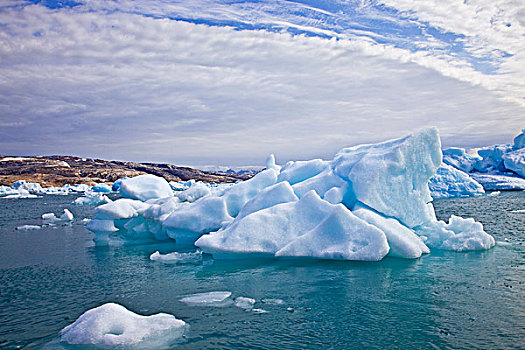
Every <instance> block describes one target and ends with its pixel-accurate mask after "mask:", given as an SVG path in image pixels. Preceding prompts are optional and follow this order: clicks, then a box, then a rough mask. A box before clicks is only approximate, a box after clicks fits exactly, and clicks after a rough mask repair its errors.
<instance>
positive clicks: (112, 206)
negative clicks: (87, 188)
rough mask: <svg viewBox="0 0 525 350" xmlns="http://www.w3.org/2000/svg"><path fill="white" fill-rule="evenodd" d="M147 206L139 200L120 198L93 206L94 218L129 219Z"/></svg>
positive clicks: (147, 205)
mask: <svg viewBox="0 0 525 350" xmlns="http://www.w3.org/2000/svg"><path fill="white" fill-rule="evenodd" d="M148 207H149V204H147V203H144V202H141V201H139V200H134V199H129V198H120V199H117V200H116V201H113V202H110V203H107V204H103V205H101V206H99V207H97V208H95V218H96V219H100V220H116V219H129V218H132V217H135V216H137V215H138V213H139V211H142V210H146V209H147V208H148Z"/></svg>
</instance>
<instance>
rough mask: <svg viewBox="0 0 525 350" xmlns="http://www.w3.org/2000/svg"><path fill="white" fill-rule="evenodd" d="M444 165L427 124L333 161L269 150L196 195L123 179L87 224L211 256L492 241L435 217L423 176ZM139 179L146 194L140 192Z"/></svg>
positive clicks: (356, 253) (346, 255)
mask: <svg viewBox="0 0 525 350" xmlns="http://www.w3.org/2000/svg"><path fill="white" fill-rule="evenodd" d="M441 164H442V151H441V142H440V138H439V135H438V132H437V130H436V129H435V128H430V129H425V130H422V131H419V132H416V133H414V134H412V135H409V136H407V137H404V138H401V139H396V140H391V141H386V142H383V143H379V144H373V145H360V146H355V147H349V148H345V149H342V150H341V151H339V152H338V153H337V154H336V155H335V157H334V158H333V159H332V160H330V161H324V160H320V159H314V160H310V161H297V162H288V163H287V164H285V165H284V166H282V167H281V166H279V165H277V164H275V158H274V157H273V156H270V157H269V158H268V160H267V164H266V170H264V171H262V172H260V173H258V174H257V175H255V176H254V177H253V178H251V179H250V180H247V181H244V182H240V183H237V184H235V185H233V186H227V187H224V188H222V189H221V190H216V191H214V192H210V193H208V194H206V195H204V196H202V197H200V198H199V199H197V200H195V201H193V202H188V201H183V200H182V199H181V198H183V196H182V197H181V196H174V195H173V193H171V192H170V193H168V191H165V190H164V189H167V187H166V186H167V185H168V184H167V183H166V182H165V180H164V179H162V178H158V177H153V176H148V177H147V178H146V176H144V175H141V176H142V177H140V176H139V177H137V178H134V179H125V180H123V181H122V184H121V189H122V188H130V189H131V190H130V189H127V190H126V191H127V192H126V194H128V193H130V192H132V193H133V196H130V195H126V197H128V198H123V199H119V200H116V201H114V202H112V203H108V204H104V205H101V206H99V207H98V208H97V209H96V215H95V218H94V219H93V220H92V222H91V223H90V224H89V225H88V226H87V227H88V228H89V229H90V230H92V231H93V232H94V233H95V236H96V238H95V241H96V242H97V243H98V244H107V243H110V242H111V241H112V240H114V239H117V240H131V241H135V240H143V239H173V240H175V241H176V243H177V244H180V245H193V244H194V245H195V246H197V247H199V248H200V249H202V250H203V251H204V252H206V253H210V254H212V255H213V256H214V258H238V257H244V256H263V257H310V258H321V259H338V260H367V261H377V260H381V259H383V258H384V257H385V256H387V255H389V256H394V257H402V258H417V257H420V256H421V255H422V254H426V253H429V252H430V249H429V248H437V249H449V250H456V251H465V250H477V249H488V248H490V247H492V246H493V245H494V243H495V242H494V239H493V238H492V236H490V235H489V234H487V233H486V232H484V231H483V226H482V225H481V224H480V223H478V222H475V221H474V219H463V218H460V217H457V216H453V217H452V218H451V219H450V222H449V223H445V222H443V221H438V220H437V219H436V216H435V213H434V207H433V206H432V197H431V193H430V190H429V180H430V179H431V178H432V177H433V176H435V175H436V172H438V169H440V166H441ZM452 173H453V174H455V175H454V176H456V177H461V176H462V175H461V174H460V175H458V174H457V173H456V172H454V171H452ZM145 183H147V185H145ZM142 187H144V189H145V191H147V192H148V196H146V197H143V196H141V194H140V193H141V188H142ZM153 188H154V189H162V191H151V189H153ZM190 189H191V187H190ZM477 190H482V189H479V188H477ZM177 193H184V191H177ZM130 197H132V198H130Z"/></svg>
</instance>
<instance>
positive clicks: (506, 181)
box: [470, 173, 525, 191]
mask: <svg viewBox="0 0 525 350" xmlns="http://www.w3.org/2000/svg"><path fill="white" fill-rule="evenodd" d="M470 176H471V177H472V178H473V179H474V180H476V181H477V182H478V183H480V184H481V186H483V188H484V189H485V191H500V190H525V179H522V178H520V177H517V176H508V175H498V174H478V173H471V174H470Z"/></svg>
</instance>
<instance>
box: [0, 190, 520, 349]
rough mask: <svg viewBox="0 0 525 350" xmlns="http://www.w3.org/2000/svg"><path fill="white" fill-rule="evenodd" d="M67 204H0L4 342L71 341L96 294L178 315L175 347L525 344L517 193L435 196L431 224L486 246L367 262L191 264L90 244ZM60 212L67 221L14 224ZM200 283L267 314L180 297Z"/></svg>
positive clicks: (87, 211)
mask: <svg viewBox="0 0 525 350" xmlns="http://www.w3.org/2000/svg"><path fill="white" fill-rule="evenodd" d="M74 198H75V196H44V197H43V198H39V199H21V200H7V199H1V200H0V348H1V349H16V348H27V349H40V348H53V347H57V346H60V347H61V348H73V349H79V348H82V347H68V346H67V345H65V344H60V343H57V341H58V337H59V332H60V330H61V329H62V328H63V327H65V326H67V325H69V324H71V323H72V322H73V321H74V320H75V319H76V318H77V317H78V316H79V315H80V314H82V313H83V312H85V311H86V310H88V309H90V308H93V307H96V306H99V305H101V304H103V303H106V302H117V303H120V304H122V305H124V306H125V307H127V308H128V309H129V310H131V311H134V312H136V313H139V314H146V315H149V314H154V313H158V312H166V313H171V314H174V315H175V316H176V317H177V318H179V319H182V320H184V321H186V322H187V323H189V325H190V329H189V331H188V332H187V334H186V335H185V337H184V338H183V339H182V340H181V341H180V342H179V343H178V344H174V345H173V347H174V348H177V349H246V348H250V349H298V348H308V349H330V348H333V349H362V348H367V349H371V348H377V349H384V348H399V349H407V348H421V349H446V348H454V349H458V348H464V349H473V348H482V349H523V348H525V214H524V213H519V212H516V211H517V210H523V209H525V192H507V193H502V194H501V195H499V196H494V197H490V196H484V197H480V198H463V199H444V200H436V201H435V208H436V213H437V215H438V218H440V219H448V217H449V216H450V215H452V214H455V215H460V216H463V217H474V218H475V219H476V220H478V221H480V222H482V223H483V224H484V227H485V230H486V231H487V232H488V233H490V234H492V235H493V236H494V237H495V238H496V241H497V242H498V244H497V245H496V247H495V248H493V249H491V250H488V251H481V252H469V253H457V252H447V251H437V250H433V251H432V252H431V253H430V254H429V255H425V256H423V257H422V258H421V259H416V260H404V259H394V258H386V259H384V260H383V261H380V262H376V263H364V262H338V261H319V260H255V259H251V260H238V261H213V259H211V258H210V257H209V256H208V257H205V259H204V263H203V264H202V265H197V266H196V265H176V264H164V263H162V262H157V261H151V260H150V259H149V256H150V254H151V253H153V252H155V251H157V250H159V251H160V252H161V253H168V252H172V251H175V250H176V247H175V246H174V245H172V244H169V243H164V244H149V245H135V246H121V247H94V246H93V245H92V244H91V239H92V238H93V235H92V234H91V233H89V232H88V231H87V230H86V229H85V228H84V225H83V224H82V222H81V220H82V219H83V218H86V217H91V216H92V215H93V207H75V206H72V205H70V203H71V202H72V201H73V200H74ZM63 208H68V209H69V210H71V212H73V214H74V215H75V221H74V222H73V223H72V224H71V225H69V224H67V225H57V226H54V227H44V228H42V229H40V230H29V231H23V230H16V227H18V226H22V225H26V224H33V225H41V224H42V222H41V220H40V216H41V215H42V214H43V213H47V212H55V213H56V214H59V213H61V212H62V210H63ZM211 291H230V292H232V297H234V298H235V297H239V296H243V297H250V298H254V299H255V300H256V302H255V305H254V307H255V308H258V309H263V310H265V311H267V312H266V313H256V312H253V311H246V310H243V309H241V308H238V307H235V306H234V305H230V306H226V307H222V308H214V307H195V306H191V305H186V304H184V303H182V302H180V301H179V299H180V298H181V297H182V296H185V295H188V294H193V293H200V292H211ZM264 299H281V300H282V301H283V302H282V304H277V303H275V302H274V303H269V302H266V303H265V302H263V300H264Z"/></svg>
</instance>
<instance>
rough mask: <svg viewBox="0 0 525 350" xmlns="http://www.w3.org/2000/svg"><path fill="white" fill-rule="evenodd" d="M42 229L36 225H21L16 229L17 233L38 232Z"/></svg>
mask: <svg viewBox="0 0 525 350" xmlns="http://www.w3.org/2000/svg"><path fill="white" fill-rule="evenodd" d="M41 228H42V227H41V226H38V225H22V226H18V227H17V228H16V229H17V230H19V231H32V230H40V229H41Z"/></svg>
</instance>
